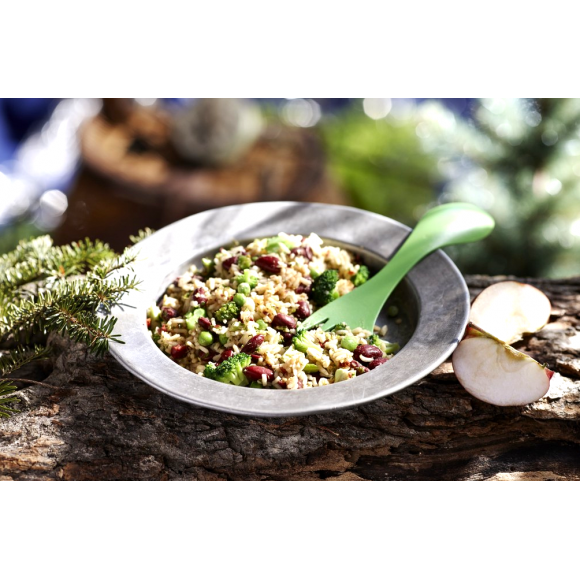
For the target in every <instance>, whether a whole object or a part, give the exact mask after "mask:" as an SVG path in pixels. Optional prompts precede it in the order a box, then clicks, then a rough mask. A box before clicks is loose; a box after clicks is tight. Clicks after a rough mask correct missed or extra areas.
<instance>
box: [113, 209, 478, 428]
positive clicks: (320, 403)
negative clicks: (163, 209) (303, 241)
mask: <svg viewBox="0 0 580 580" xmlns="http://www.w3.org/2000/svg"><path fill="white" fill-rule="evenodd" d="M409 231H410V230H409V228H408V227H406V226H404V225H402V224H400V223H398V222H396V221H393V220H391V219H388V218H386V217H383V216H380V215H377V214H374V213H370V212H366V211H361V210H357V209H353V208H348V207H341V206H334V205H324V204H314V203H294V202H270V203H250V204H244V205H236V206H230V207H224V208H221V209H216V210H211V211H206V212H204V213H200V214H196V215H193V216H190V217H188V218H185V219H183V220H181V221H178V222H176V223H174V224H172V225H170V226H167V227H166V228H163V229H162V230H160V231H159V232H157V233H155V234H154V235H152V236H150V237H149V238H147V239H145V240H144V241H142V242H140V243H139V244H137V246H136V249H137V250H138V251H139V260H138V262H137V265H136V267H135V273H136V275H137V277H138V279H139V280H141V281H142V284H141V285H140V291H132V292H129V293H128V294H127V295H126V296H125V298H124V299H123V305H121V306H115V308H114V309H113V314H114V316H116V317H117V318H118V323H117V326H116V328H115V330H116V331H118V332H119V333H120V334H121V336H122V339H123V340H124V341H125V344H115V343H113V344H112V345H111V351H112V353H113V356H114V357H115V358H116V359H117V360H118V361H119V362H120V363H121V364H122V365H123V366H124V367H125V368H127V369H128V370H129V371H130V372H131V373H133V374H134V375H136V376H137V377H139V378H140V379H141V380H143V381H144V382H146V383H148V384H149V385H151V386H152V387H154V388H156V389H159V390H160V391H162V392H164V393H166V394H168V395H170V396H172V397H175V398H177V399H180V400H182V401H186V402H188V403H192V404H195V405H200V406H202V407H208V408H211V409H216V410H220V411H226V412H229V413H236V414H240V415H254V416H263V417H288V416H296V415H307V414H312V413H320V412H322V411H333V410H336V409H344V408H347V407H353V406H355V405H360V404H362V403H367V402H369V401H372V400H374V399H377V398H379V397H384V396H385V395H390V394H391V393H394V392H396V391H399V390H400V389H403V388H404V387H407V386H408V385H411V384H413V383H415V382H417V381H418V380H419V379H421V378H422V377H424V376H425V375H427V374H428V373H429V372H431V371H432V370H433V369H435V368H436V367H437V366H438V365H439V364H441V363H442V362H443V361H444V360H445V359H446V358H447V357H448V356H449V355H450V354H451V353H452V352H453V350H454V349H455V347H456V345H457V344H458V342H459V340H461V337H462V335H463V332H464V330H465V326H466V324H467V318H468V313H469V293H468V290H467V286H466V284H465V281H464V280H463V277H462V276H461V274H460V272H459V270H458V269H457V268H456V266H455V265H454V264H453V262H452V261H451V260H450V259H449V258H448V257H447V256H446V255H445V254H444V253H443V252H441V251H437V252H435V253H434V254H431V256H429V257H428V258H426V259H425V260H423V261H422V262H421V263H420V264H418V265H417V266H416V267H415V268H414V269H413V270H412V271H411V272H410V274H409V275H408V276H407V277H406V278H405V279H404V280H403V282H401V284H399V287H398V288H397V290H396V292H395V293H394V294H393V296H392V297H391V299H390V300H389V303H388V304H387V307H388V305H389V304H395V305H397V306H398V308H399V311H400V313H401V314H400V315H399V316H397V319H396V320H395V319H393V318H388V317H387V316H386V314H385V313H383V314H382V315H381V318H380V319H379V324H381V325H382V324H385V323H387V324H388V327H389V332H388V334H387V338H388V339H389V340H391V341H398V342H400V343H401V344H402V345H403V348H402V349H401V350H400V351H399V352H398V353H397V354H396V355H395V356H394V357H393V359H392V360H390V361H389V362H388V363H387V364H385V365H382V366H380V367H378V368H377V369H375V370H373V371H372V372H370V373H367V374H365V375H362V376H359V377H357V378H355V379H352V380H349V381H344V382H341V383H337V384H334V385H327V386H322V387H316V388H313V389H305V390H295V391H283V390H261V389H250V388H247V387H235V386H232V385H224V384H222V383H217V382H215V381H210V380H208V379H204V378H203V377H200V376H198V375H196V374H194V373H192V372H190V371H187V370H186V369H184V368H182V367H180V366H179V365H177V364H176V363H174V362H173V361H171V360H170V359H169V358H168V357H167V356H166V355H165V354H163V353H162V352H161V350H159V348H157V346H156V345H155V344H154V342H153V341H152V340H151V337H150V335H149V332H148V330H147V326H146V309H147V307H148V306H149V305H151V304H152V303H154V302H156V301H157V299H158V298H159V297H160V296H161V295H162V294H163V293H164V291H165V289H166V288H167V286H168V285H169V284H170V283H171V282H172V281H173V280H174V279H175V278H176V277H177V276H178V275H180V274H182V273H183V272H184V271H185V270H186V269H187V267H188V265H190V264H192V263H194V262H195V263H200V262H201V258H203V257H206V256H209V255H211V254H212V253H215V251H216V250H217V249H219V248H220V247H221V246H227V245H228V244H231V243H232V241H234V240H236V241H240V242H244V241H250V240H253V239H254V238H260V237H269V236H273V235H276V234H278V233H279V232H286V233H290V234H305V235H308V234H310V233H311V232H315V233H317V234H318V235H319V236H320V237H322V238H323V239H327V240H329V241H331V242H333V243H335V244H338V245H341V246H343V247H345V248H347V249H350V250H353V251H355V252H357V253H358V254H360V255H361V256H362V258H363V260H364V261H365V262H366V263H367V264H368V265H369V267H370V268H371V269H372V268H375V269H378V268H380V267H381V266H382V265H383V264H384V263H385V262H386V261H387V259H388V258H389V256H391V255H392V253H393V252H394V251H395V250H396V248H397V247H398V246H399V245H400V244H401V242H402V241H403V239H404V238H405V237H406V236H407V234H408V232H409ZM387 307H386V308H387ZM386 308H385V311H386Z"/></svg>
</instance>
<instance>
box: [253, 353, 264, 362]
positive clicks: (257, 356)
mask: <svg viewBox="0 0 580 580" xmlns="http://www.w3.org/2000/svg"><path fill="white" fill-rule="evenodd" d="M250 356H251V357H252V360H253V361H254V362H260V359H261V358H262V355H261V354H258V353H257V352H255V353H254V354H251V355H250Z"/></svg>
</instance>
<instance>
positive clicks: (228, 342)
mask: <svg viewBox="0 0 580 580" xmlns="http://www.w3.org/2000/svg"><path fill="white" fill-rule="evenodd" d="M369 275H370V274H369V270H368V268H367V267H366V266H365V265H364V264H361V263H360V261H359V260H357V258H356V257H355V256H354V255H353V254H352V253H351V252H349V251H347V250H344V249H342V248H339V247H336V246H331V245H326V244H325V243H324V242H323V241H322V239H321V238H320V237H319V236H317V235H316V234H314V233H313V234H310V235H309V236H308V237H304V236H300V235H288V234H285V233H280V234H278V235H277V236H275V237H272V238H261V239H256V240H254V241H253V242H251V243H249V244H247V245H240V244H236V245H234V246H233V247H231V248H229V249H225V248H222V249H220V251H219V252H218V253H217V254H216V255H215V256H213V257H210V258H204V259H203V267H199V266H196V265H193V266H191V267H190V268H189V270H188V271H187V272H186V273H185V274H183V275H182V276H180V277H179V278H177V279H176V280H175V281H174V282H173V283H172V284H171V285H170V286H169V287H168V288H167V290H166V292H165V294H164V296H163V297H162V298H161V299H160V300H159V301H158V302H157V304H155V305H151V307H150V308H149V309H148V312H147V326H148V328H149V330H150V333H151V336H152V339H153V340H154V341H155V343H156V344H157V346H158V347H159V348H160V349H161V350H162V351H163V352H164V353H165V354H166V355H167V356H169V357H171V359H172V360H174V361H175V362H176V363H177V364H179V365H180V366H182V367H184V368H186V369H188V370H190V371H192V372H194V373H196V374H198V375H200V376H204V377H206V378H208V379H213V380H216V381H219V382H222V383H227V384H232V385H237V386H248V387H253V388H273V389H309V388H312V387H318V386H322V385H330V384H333V383H337V382H341V381H344V380H348V379H352V378H354V377H356V376H357V375H360V374H364V373H367V372H369V371H372V370H373V369H375V368H377V367H378V366H380V365H382V364H384V363H386V362H387V361H388V360H389V359H390V358H391V357H392V356H393V355H394V353H395V352H396V351H397V350H398V345H396V344H390V343H388V342H386V341H385V340H383V339H382V337H384V336H385V334H386V332H387V328H386V327H383V328H378V327H375V329H374V330H375V333H372V332H369V331H367V330H364V329H362V328H354V329H350V328H348V327H347V326H346V325H337V326H335V327H334V328H333V329H332V330H331V331H326V332H325V331H323V330H321V329H320V328H314V329H311V330H303V329H300V322H301V321H303V320H305V319H306V318H308V316H310V315H311V314H312V312H314V311H315V310H316V309H317V308H320V307H322V306H324V305H325V304H327V303H328V302H330V301H331V300H335V299H337V298H339V297H340V296H342V295H343V294H346V293H347V292H350V291H351V290H353V289H354V288H355V287H356V286H360V285H361V284H364V283H365V282H366V281H367V279H368V278H369Z"/></svg>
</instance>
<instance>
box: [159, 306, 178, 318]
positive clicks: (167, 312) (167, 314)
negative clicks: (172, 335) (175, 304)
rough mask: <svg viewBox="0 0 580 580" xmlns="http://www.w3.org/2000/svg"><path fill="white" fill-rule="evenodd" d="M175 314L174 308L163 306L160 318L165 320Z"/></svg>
mask: <svg viewBox="0 0 580 580" xmlns="http://www.w3.org/2000/svg"><path fill="white" fill-rule="evenodd" d="M176 316H177V310H175V308H164V309H163V310H162V311H161V318H163V320H165V321H167V320H170V319H171V318H175V317H176Z"/></svg>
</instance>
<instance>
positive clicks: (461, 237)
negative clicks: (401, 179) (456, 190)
mask: <svg viewBox="0 0 580 580" xmlns="http://www.w3.org/2000/svg"><path fill="white" fill-rule="evenodd" d="M494 226H495V222H494V220H493V218H492V217H491V216H490V215H489V214H488V213H487V212H485V211H483V210H482V209H480V208H478V207H477V206H474V205H472V204H469V203H448V204H444V205H440V206H437V207H435V208H433V209H432V210H430V211H428V212H427V213H426V214H425V215H424V216H423V218H422V219H421V220H420V221H419V223H418V224H417V226H416V227H415V229H414V230H413V231H412V232H411V233H410V235H409V236H408V237H407V239H406V240H405V241H404V243H403V244H402V245H401V246H400V248H399V249H398V250H397V251H396V252H395V255H394V256H393V257H392V258H391V259H390V260H389V262H388V263H387V264H386V266H384V268H382V269H381V270H380V271H379V272H378V273H377V274H375V275H374V276H373V277H372V278H371V279H370V280H369V281H368V282H367V283H366V284H365V285H364V286H363V287H362V288H364V293H365V302H366V303H367V304H369V305H371V304H372V307H373V308H376V309H377V315H378V312H379V311H380V310H381V308H382V307H383V305H384V303H385V302H386V301H387V299H388V297H389V296H390V295H391V293H392V292H393V290H394V289H395V288H396V286H397V284H399V282H400V281H401V280H402V279H403V278H404V277H405V276H406V275H407V274H408V273H409V271H410V270H411V269H412V268H413V267H414V266H415V265H416V264H417V263H419V262H420V261H421V260H422V259H423V258H425V257H426V256H427V255H429V254H431V253H432V252H434V251H435V250H438V249H439V248H443V247H445V246H449V245H452V244H464V243H468V242H475V241H478V240H481V239H483V238H485V237H486V236H487V235H489V233H490V232H491V231H492V230H493V228H494Z"/></svg>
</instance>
